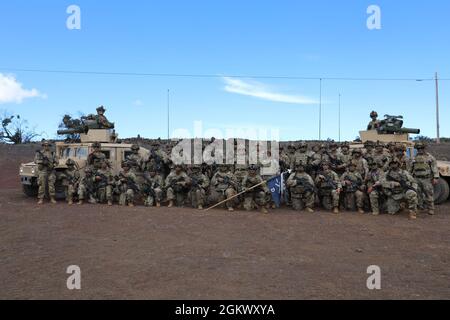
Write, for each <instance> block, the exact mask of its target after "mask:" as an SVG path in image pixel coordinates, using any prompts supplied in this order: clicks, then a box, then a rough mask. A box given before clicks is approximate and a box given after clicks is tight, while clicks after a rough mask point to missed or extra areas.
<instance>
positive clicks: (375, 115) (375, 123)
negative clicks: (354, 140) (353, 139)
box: [367, 111, 380, 130]
mask: <svg viewBox="0 0 450 320" xmlns="http://www.w3.org/2000/svg"><path fill="white" fill-rule="evenodd" d="M370 118H371V119H372V120H371V121H370V122H369V124H368V125H367V130H376V129H378V128H379V127H380V120H378V119H377V118H378V113H377V112H376V111H372V112H371V113H370Z"/></svg>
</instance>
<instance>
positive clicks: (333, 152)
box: [326, 142, 345, 174]
mask: <svg viewBox="0 0 450 320" xmlns="http://www.w3.org/2000/svg"><path fill="white" fill-rule="evenodd" d="M326 154H327V156H328V162H329V163H330V166H331V170H333V171H334V172H336V173H338V174H342V173H343V172H344V171H345V167H343V165H342V164H343V163H342V161H341V158H340V153H339V152H338V145H337V143H336V142H332V143H331V144H330V150H329V151H328V152H327V153H326Z"/></svg>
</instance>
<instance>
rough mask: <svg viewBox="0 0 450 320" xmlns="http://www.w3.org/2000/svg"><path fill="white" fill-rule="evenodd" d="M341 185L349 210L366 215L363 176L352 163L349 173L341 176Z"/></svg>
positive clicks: (346, 206)
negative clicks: (356, 210)
mask: <svg viewBox="0 0 450 320" xmlns="http://www.w3.org/2000/svg"><path fill="white" fill-rule="evenodd" d="M341 184H342V186H343V189H344V190H343V191H344V202H345V208H346V209H347V210H352V211H353V210H355V203H356V208H357V209H358V212H359V213H364V193H363V190H364V189H363V178H362V176H361V174H360V173H359V172H358V171H356V165H355V164H354V163H350V164H349V166H348V171H346V172H345V173H344V174H343V175H342V176H341Z"/></svg>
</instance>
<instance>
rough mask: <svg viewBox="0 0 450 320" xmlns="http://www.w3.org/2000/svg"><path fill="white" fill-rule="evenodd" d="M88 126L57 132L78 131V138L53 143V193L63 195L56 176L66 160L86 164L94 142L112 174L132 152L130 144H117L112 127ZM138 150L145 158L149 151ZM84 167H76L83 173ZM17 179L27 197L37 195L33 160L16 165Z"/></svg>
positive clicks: (77, 164)
mask: <svg viewBox="0 0 450 320" xmlns="http://www.w3.org/2000/svg"><path fill="white" fill-rule="evenodd" d="M91 127H92V126H82V127H80V128H75V129H68V130H60V131H58V134H79V138H80V139H79V141H77V142H72V141H60V142H56V143H55V154H56V156H57V158H58V165H57V166H56V168H55V171H56V178H57V179H56V186H55V188H56V196H57V198H63V197H64V186H63V185H62V182H61V179H59V178H58V177H59V176H60V175H61V173H62V172H63V171H64V169H66V168H67V166H66V161H67V159H72V160H74V161H75V163H76V166H77V167H78V168H79V169H83V168H85V167H86V162H87V158H88V155H89V154H90V153H91V152H92V151H93V148H92V144H93V143H94V142H100V143H101V151H102V152H103V153H104V154H105V156H106V159H108V161H109V163H110V165H111V169H112V171H113V174H118V173H119V171H120V169H121V163H122V161H123V160H125V159H126V157H127V156H128V155H129V154H130V153H131V152H132V151H131V144H126V143H120V142H119V141H118V136H117V134H116V133H115V132H114V130H113V129H92V128H91ZM139 153H140V154H141V155H142V156H143V157H144V159H147V158H148V156H149V154H150V151H149V150H147V149H145V148H142V147H141V148H140V149H139ZM83 173H84V170H80V174H81V175H83ZM19 174H20V180H21V183H22V186H23V192H24V193H25V194H26V195H27V196H30V197H34V196H37V191H38V185H37V165H36V164H35V163H34V162H29V163H24V164H21V166H20V173H19Z"/></svg>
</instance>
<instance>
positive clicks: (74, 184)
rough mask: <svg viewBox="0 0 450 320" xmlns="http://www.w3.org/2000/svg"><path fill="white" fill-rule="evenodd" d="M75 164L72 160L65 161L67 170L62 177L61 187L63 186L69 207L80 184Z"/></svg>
mask: <svg viewBox="0 0 450 320" xmlns="http://www.w3.org/2000/svg"><path fill="white" fill-rule="evenodd" d="M75 165H76V163H75V161H73V160H72V159H67V161H66V166H67V169H66V170H64V173H63V175H62V179H63V185H64V186H65V194H66V201H67V203H68V204H69V205H72V204H73V198H74V195H75V193H76V192H77V189H78V183H79V182H80V178H81V177H80V172H79V171H78V169H77V168H76V166H75Z"/></svg>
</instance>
